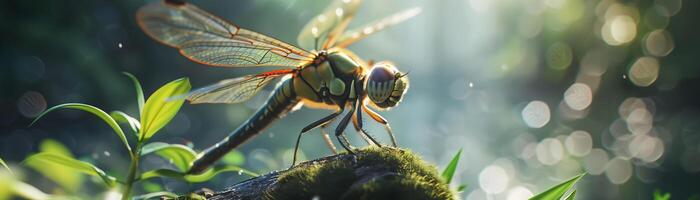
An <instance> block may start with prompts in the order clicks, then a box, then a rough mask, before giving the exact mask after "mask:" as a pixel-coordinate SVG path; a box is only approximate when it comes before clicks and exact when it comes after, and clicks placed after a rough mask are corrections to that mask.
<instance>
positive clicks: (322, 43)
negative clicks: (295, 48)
mask: <svg viewBox="0 0 700 200" xmlns="http://www.w3.org/2000/svg"><path fill="white" fill-rule="evenodd" d="M361 3H362V2H361V0H335V1H333V2H332V3H331V5H329V6H328V7H326V9H325V10H324V11H323V13H321V14H319V15H317V16H316V17H314V18H313V19H311V21H309V23H307V24H306V25H305V26H304V28H302V29H301V32H300V33H299V36H298V37H297V42H298V43H299V46H301V47H302V48H304V49H308V50H322V49H327V48H329V47H332V46H333V43H334V42H335V41H336V40H337V39H338V37H339V36H340V34H341V33H342V32H343V31H345V28H346V27H347V26H348V24H349V23H350V20H351V19H352V17H353V16H355V13H356V12H357V9H358V8H359V7H360V4H361Z"/></svg>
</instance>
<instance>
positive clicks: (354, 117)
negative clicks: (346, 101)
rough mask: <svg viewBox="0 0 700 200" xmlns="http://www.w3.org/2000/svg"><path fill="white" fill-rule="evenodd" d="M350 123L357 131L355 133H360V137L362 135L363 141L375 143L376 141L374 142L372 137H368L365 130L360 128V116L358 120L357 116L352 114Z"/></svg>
mask: <svg viewBox="0 0 700 200" xmlns="http://www.w3.org/2000/svg"><path fill="white" fill-rule="evenodd" d="M352 125H353V127H355V131H356V132H357V134H358V135H360V137H362V139H363V140H364V141H365V142H367V144H368V145H372V144H377V143H376V142H374V138H371V139H370V138H369V137H368V135H367V134H366V132H365V131H364V130H362V119H361V118H360V119H359V121H358V119H357V116H352Z"/></svg>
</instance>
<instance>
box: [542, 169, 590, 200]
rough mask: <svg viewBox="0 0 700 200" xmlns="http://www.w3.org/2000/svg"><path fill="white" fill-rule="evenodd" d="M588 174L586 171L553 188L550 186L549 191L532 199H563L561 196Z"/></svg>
mask: <svg viewBox="0 0 700 200" xmlns="http://www.w3.org/2000/svg"><path fill="white" fill-rule="evenodd" d="M584 175H586V174H585V173H583V174H579V175H578V176H575V177H573V178H571V179H569V180H568V181H565V182H563V183H560V184H559V185H556V186H554V187H552V188H549V189H548V190H547V191H544V192H542V193H540V194H538V195H536V196H534V197H531V198H530V200H541V199H542V200H553V199H561V197H563V196H564V194H566V192H567V191H569V189H571V188H572V187H573V186H574V184H576V182H577V181H578V180H579V179H581V177H583V176H584Z"/></svg>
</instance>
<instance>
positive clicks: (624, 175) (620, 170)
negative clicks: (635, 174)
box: [605, 157, 632, 185]
mask: <svg viewBox="0 0 700 200" xmlns="http://www.w3.org/2000/svg"><path fill="white" fill-rule="evenodd" d="M605 176H606V177H607V178H608V180H609V181H610V182H611V183H613V184H617V185H619V184H623V183H625V182H627V181H628V180H629V179H630V177H632V164H630V162H629V161H628V160H626V159H623V158H621V157H615V158H613V159H611V160H610V162H608V164H607V165H606V166H605Z"/></svg>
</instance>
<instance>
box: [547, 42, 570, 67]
mask: <svg viewBox="0 0 700 200" xmlns="http://www.w3.org/2000/svg"><path fill="white" fill-rule="evenodd" d="M546 56H547V64H548V66H549V67H550V68H552V69H556V70H562V69H566V68H568V67H569V65H571V61H572V60H573V52H572V51H571V47H570V46H569V45H568V44H566V43H563V42H558V43H554V44H553V45H552V46H550V47H549V49H547V55H546Z"/></svg>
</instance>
